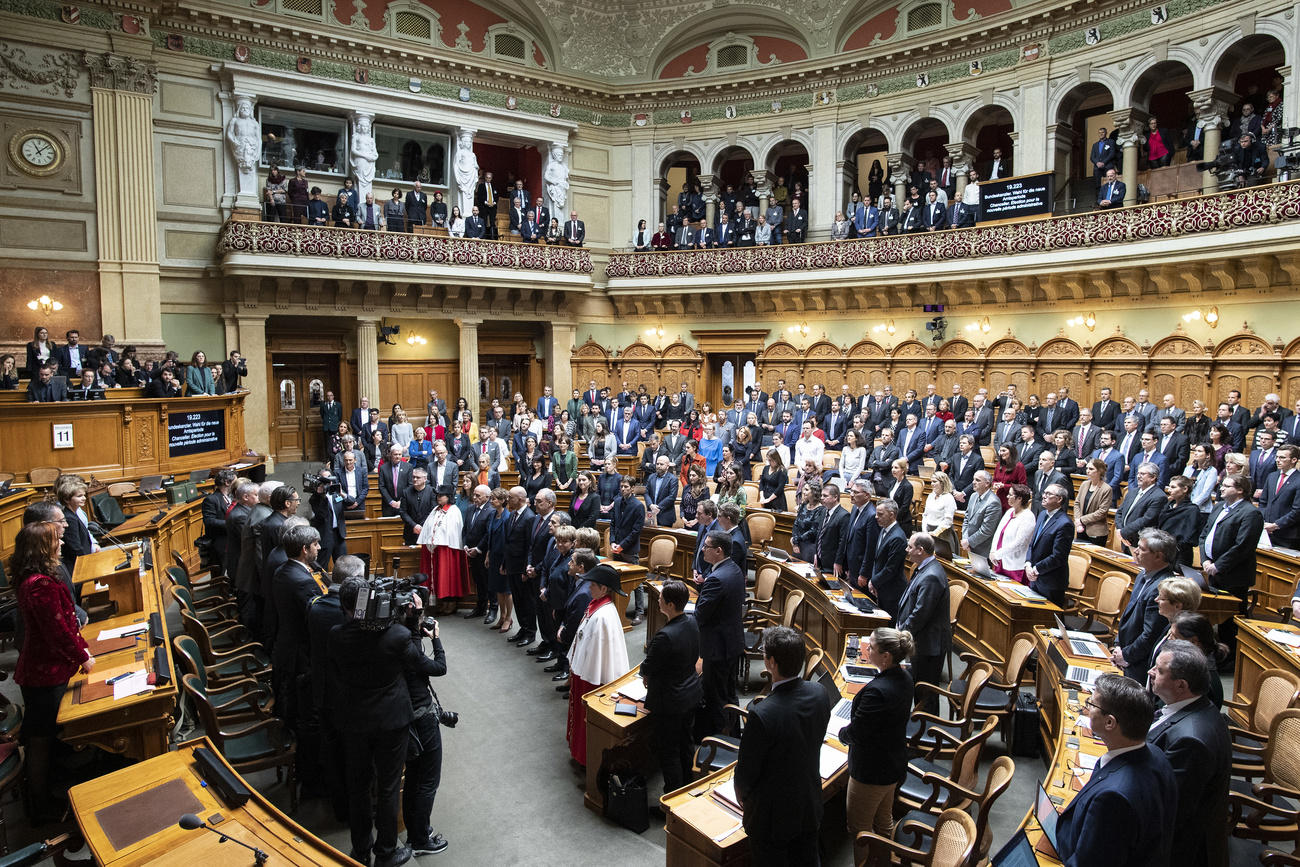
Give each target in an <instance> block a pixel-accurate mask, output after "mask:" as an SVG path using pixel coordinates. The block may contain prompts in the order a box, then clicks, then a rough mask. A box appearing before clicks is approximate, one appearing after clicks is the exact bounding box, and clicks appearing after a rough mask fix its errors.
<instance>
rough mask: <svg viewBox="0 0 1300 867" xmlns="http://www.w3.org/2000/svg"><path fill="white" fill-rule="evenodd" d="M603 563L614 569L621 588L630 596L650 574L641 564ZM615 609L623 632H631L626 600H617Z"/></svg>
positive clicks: (604, 561)
mask: <svg viewBox="0 0 1300 867" xmlns="http://www.w3.org/2000/svg"><path fill="white" fill-rule="evenodd" d="M601 562H602V563H607V564H609V565H610V566H613V567H614V571H616V572H617V573H618V584H619V587H620V588H621V589H622V591H623V592H624V593H627V594H629V595H630V594H631V593H632V591H633V590H635V589H636V588H637V587H639V586H640V585H641V584H642V583H643V582H644V581H645V579H646V576H647V575H649V574H650V573H649V571H648V570H647V569H646V567H644V566H642V565H641V564H639V563H623V562H621V561H618V560H602V561H601ZM614 607H615V608H617V609H618V619H619V622H620V623H622V624H623V631H624V632H631V631H632V621H630V620H628V618H627V603H626V600H623V601H621V602H620V601H619V600H617V599H616V600H615V605H614Z"/></svg>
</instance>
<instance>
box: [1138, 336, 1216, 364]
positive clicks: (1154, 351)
mask: <svg viewBox="0 0 1300 867" xmlns="http://www.w3.org/2000/svg"><path fill="white" fill-rule="evenodd" d="M1147 355H1148V357H1149V358H1203V357H1204V356H1205V355H1206V352H1205V347H1204V346H1202V345H1201V344H1199V343H1197V342H1196V341H1195V340H1193V339H1191V338H1190V337H1188V336H1187V335H1185V334H1170V335H1169V336H1168V337H1162V338H1160V339H1159V340H1157V341H1156V343H1155V345H1154V346H1152V347H1151V351H1150V352H1149V353H1148V354H1147Z"/></svg>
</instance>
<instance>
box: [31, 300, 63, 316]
mask: <svg viewBox="0 0 1300 867" xmlns="http://www.w3.org/2000/svg"><path fill="white" fill-rule="evenodd" d="M27 309H28V310H40V311H42V312H44V313H45V315H46V316H49V315H50V314H51V313H53V312H55V311H56V310H62V309H63V303H62V302H60V301H55V300H54V299H53V298H51V297H50V296H48V295H42V296H41V297H40V298H33V299H32V300H31V301H28V302H27Z"/></svg>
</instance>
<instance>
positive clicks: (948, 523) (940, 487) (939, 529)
mask: <svg viewBox="0 0 1300 867" xmlns="http://www.w3.org/2000/svg"><path fill="white" fill-rule="evenodd" d="M956 514H957V499H956V498H955V497H953V495H952V479H950V478H948V474H947V473H945V472H943V471H942V470H939V471H936V472H935V474H934V475H932V476H930V493H929V494H927V495H926V498H925V511H924V512H922V513H921V530H922V531H923V532H926V533H929V534H930V535H931V536H935V537H937V538H941V539H943V540H944V541H945V542H947V543H948V547H949V550H950V551H951V550H955V549H956V546H955V545H953V538H952V522H953V518H954V516H956Z"/></svg>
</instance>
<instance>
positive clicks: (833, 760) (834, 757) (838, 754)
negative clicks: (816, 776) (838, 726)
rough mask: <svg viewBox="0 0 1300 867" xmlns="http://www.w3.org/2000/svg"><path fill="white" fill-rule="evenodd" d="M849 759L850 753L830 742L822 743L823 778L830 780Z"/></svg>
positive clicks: (821, 763)
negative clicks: (836, 747)
mask: <svg viewBox="0 0 1300 867" xmlns="http://www.w3.org/2000/svg"><path fill="white" fill-rule="evenodd" d="M848 760H849V754H848V753H846V752H844V751H843V750H837V749H835V747H833V746H831V745H830V744H822V756H821V762H820V765H821V775H822V779H823V780H829V779H830V778H831V777H833V776H835V774H836V772H838V771H839V769H840V768H842V767H844V765H845V764H846V763H847V762H848Z"/></svg>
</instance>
